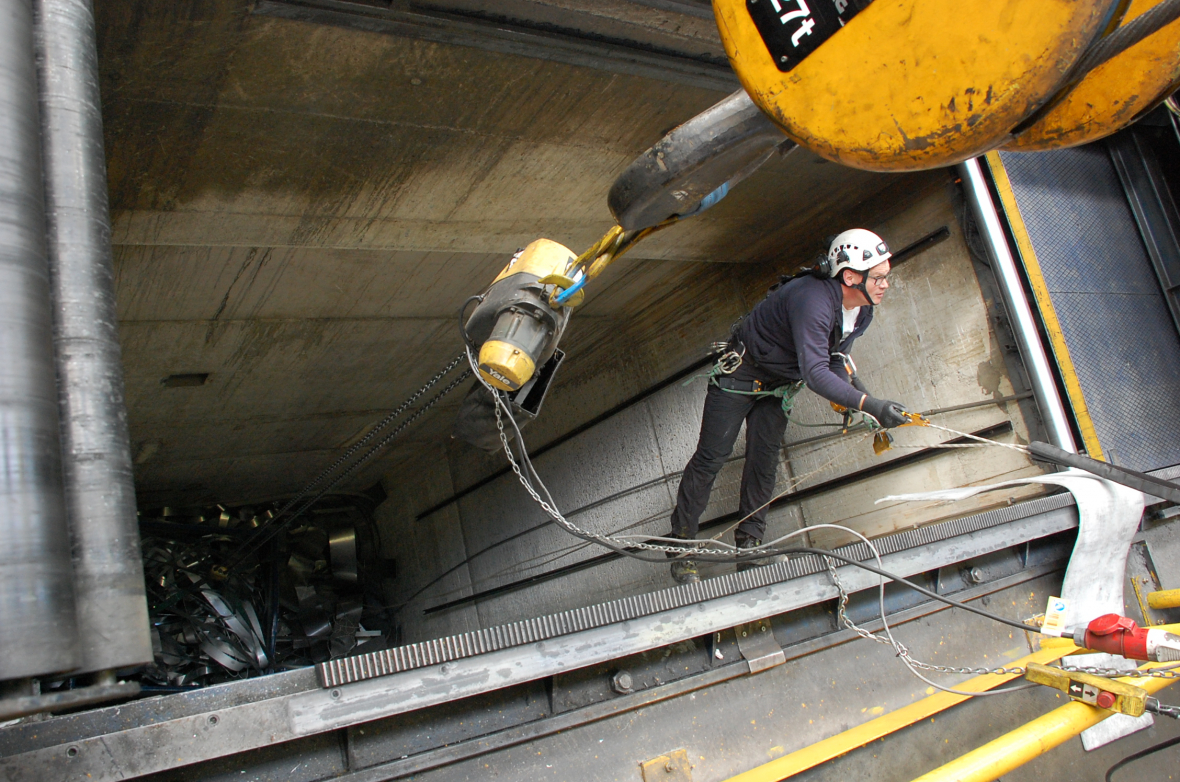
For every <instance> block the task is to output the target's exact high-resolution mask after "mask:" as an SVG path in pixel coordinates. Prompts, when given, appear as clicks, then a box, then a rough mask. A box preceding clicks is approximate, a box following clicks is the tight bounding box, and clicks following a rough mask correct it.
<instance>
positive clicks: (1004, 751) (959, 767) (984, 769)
mask: <svg viewBox="0 0 1180 782" xmlns="http://www.w3.org/2000/svg"><path fill="white" fill-rule="evenodd" d="M1160 665H1161V663H1148V664H1147V665H1145V666H1143V667H1144V668H1156V667H1159V666H1160ZM1116 681H1120V682H1125V683H1127V684H1133V685H1135V686H1136V687H1142V688H1143V689H1145V690H1147V691H1148V692H1149V693H1156V692H1159V691H1160V690H1162V689H1163V688H1164V687H1167V686H1168V685H1169V684H1172V683H1173V681H1175V680H1174V679H1140V678H1126V679H1117V680H1116ZM1113 714H1114V712H1112V711H1107V710H1106V709H1100V708H1098V707H1097V706H1089V705H1087V704H1085V703H1080V702H1078V701H1073V702H1071V703H1067V704H1065V705H1064V706H1060V707H1058V708H1056V709H1054V710H1053V711H1051V712H1049V713H1048V714H1046V715H1044V716H1042V717H1038V718H1037V719H1035V720H1033V721H1032V722H1029V723H1027V724H1025V725H1022V726H1021V727H1019V728H1017V729H1016V730H1014V731H1012V732H1011V733H1006V734H1004V735H1003V736H1000V737H999V738H998V739H996V740H995V741H990V742H988V743H987V744H984V745H983V746H982V747H980V748H979V749H976V750H973V751H971V752H968V753H967V754H966V755H963V756H962V757H960V758H958V759H956V760H952V761H951V762H950V763H947V764H946V765H945V766H942V767H941V768H936V769H934V770H933V771H931V772H929V773H928V774H923V775H922V776H920V777H918V778H917V779H915V780H914V782H952V780H953V782H994V780H997V779H999V778H1000V777H1002V776H1004V775H1005V774H1007V773H1009V772H1010V771H1014V770H1016V769H1018V768H1020V767H1021V766H1023V765H1024V764H1025V763H1027V762H1029V761H1030V760H1032V759H1033V758H1035V757H1037V756H1039V755H1043V754H1045V753H1046V752H1048V751H1049V750H1051V749H1053V748H1054V747H1056V746H1060V745H1061V744H1063V743H1065V742H1066V741H1068V740H1069V739H1072V738H1073V737H1074V736H1077V735H1078V734H1080V733H1081V732H1082V731H1083V730H1085V729H1086V728H1090V727H1093V726H1094V725H1097V724H1098V723H1099V722H1102V721H1103V720H1104V719H1106V718H1107V717H1110V716H1111V715H1113Z"/></svg>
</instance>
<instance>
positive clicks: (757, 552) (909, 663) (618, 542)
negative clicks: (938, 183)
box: [468, 351, 1180, 697]
mask: <svg viewBox="0 0 1180 782" xmlns="http://www.w3.org/2000/svg"><path fill="white" fill-rule="evenodd" d="M468 361H469V362H470V363H471V364H472V367H473V370H474V374H475V376H476V378H477V380H478V381H479V382H480V383H481V384H483V385H484V387H485V388H486V389H487V390H488V391H489V392H490V393H491V394H492V396H493V399H494V401H495V408H494V409H495V412H496V425H497V429H498V431H499V434H500V441H501V443H502V445H503V446H504V452H505V455H506V456H507V457H508V461H509V464H510V466H511V468H512V471H513V472H514V473H515V474H516V476H517V478H518V480H519V481H520V483H521V485H522V486H523V487H524V489H525V491H526V492H527V493H528V494H529V495H530V496H531V497H532V498H533V501H534V502H536V503H537V504H538V505H540V507H541V508H542V510H544V511H545V512H546V513H547V514H548V515H549V516H550V517H551V518H553V520H554V521H556V522H557V523H558V525H560V526H561V527H562V528H563V529H565V530H566V531H567V532H569V533H570V534H572V535H574V536H575V537H578V538H581V539H583V540H586V541H587V542H590V543H596V544H598V545H600V546H603V547H604V548H607V549H610V550H611V551H614V552H616V553H618V554H621V555H623V556H627V557H631V558H633V559H638V560H640V561H645V562H653V563H655V562H664V563H666V562H667V557H666V556H664V557H659V558H655V557H653V556H650V555H645V554H644V553H643V552H650V553H651V554H655V553H656V552H662V553H664V554H665V555H666V554H668V553H672V554H676V555H680V556H691V557H692V558H693V559H696V560H702V561H710V562H751V561H755V560H759V559H767V558H770V557H779V556H783V555H791V554H810V555H813V556H817V557H820V558H823V559H835V560H839V561H841V562H844V563H845V564H847V565H852V566H854V567H858V568H861V569H864V570H868V571H869V572H872V573H876V574H877V575H878V576H879V577H880V582H879V587H880V590H881V594H880V598H879V605H880V611H881V623H882V626H883V628H884V629H885V630H886V636H887V637H884V638H883V637H880V636H875V635H874V634H872V633H870V632H869V631H867V630H863V628H859V627H857V626H856V625H855V624H854V623H852V621H851V620H850V619H848V617H847V614H844V615H843V619H842V623H845V626H846V627H848V628H849V629H850V630H852V631H853V632H856V633H857V634H858V635H862V637H865V638H870V639H872V640H876V641H878V642H880V643H885V644H889V645H890V646H892V647H893V648H894V650H895V652H896V653H897V656H898V657H899V658H900V659H901V660H902V662H903V663H904V664H905V665H906V667H907V669H908V670H909V671H910V672H911V673H912V674H913V675H914V676H916V677H917V678H919V679H921V680H922V681H924V682H926V683H927V684H929V685H930V686H932V687H936V688H938V689H940V690H945V691H947V692H952V693H955V694H958V695H965V696H968V697H976V696H981V695H998V694H1003V693H1008V692H1015V691H1018V690H1023V689H1029V688H1032V687H1036V686H1038V685H1035V684H1029V685H1019V686H1016V687H1009V688H1005V689H1002V690H995V691H988V692H979V693H976V692H968V691H964V690H956V689H954V688H948V687H944V686H943V685H940V684H938V683H936V682H934V681H931V680H930V679H928V678H926V677H925V676H922V675H921V674H920V673H918V671H917V668H918V667H922V668H923V669H924V670H929V671H938V672H944V673H956V674H963V675H982V674H986V673H995V674H1001V675H1020V674H1023V673H1024V672H1025V669H1023V668H994V669H989V668H954V667H950V666H935V665H931V664H929V663H922V662H920V661H917V660H914V659H913V658H912V656H911V655H910V654H909V652H908V650H907V649H906V648H905V647H904V645H902V644H900V643H899V642H897V641H896V639H894V638H893V636H892V634H891V632H890V628H889V624H888V620H887V619H886V617H885V604H884V583H885V579H886V578H888V579H890V580H892V581H895V582H897V583H899V584H904V585H905V586H907V587H909V588H910V589H913V590H915V591H917V592H919V593H921V594H924V595H926V596H927V597H930V598H932V599H934V600H937V601H939V602H942V603H945V604H947V605H949V606H952V607H954V608H960V609H963V610H966V611H969V612H971V613H974V614H977V615H979V616H982V617H984V618H987V619H991V620H992V621H995V622H999V623H1001V624H1004V625H1008V626H1010V627H1014V628H1016V629H1019V630H1022V631H1025V632H1032V633H1043V632H1044V631H1043V630H1042V629H1041V628H1039V627H1035V626H1032V625H1028V624H1025V623H1023V622H1017V621H1015V620H1012V619H1008V618H1007V617H1003V616H1000V615H998V614H995V613H992V612H990V611H987V610H985V609H982V608H977V607H975V606H972V605H969V604H967V603H962V602H959V601H957V600H954V599H952V598H949V597H946V596H945V595H940V594H938V593H937V592H934V591H932V590H929V589H926V588H925V587H922V586H920V585H918V584H916V583H914V582H912V581H910V580H908V579H906V578H903V577H902V576H899V575H897V574H895V573H890V572H888V571H886V570H884V569H883V568H880V567H873V566H872V565H869V564H867V563H864V562H859V561H857V560H854V559H851V558H849V557H845V556H843V555H840V554H836V553H835V552H832V551H827V550H824V549H817V548H812V547H789V548H777V545H778V544H779V543H780V542H782V541H784V540H787V539H790V538H791V537H794V536H796V535H800V534H804V533H806V532H808V531H810V530H812V529H816V528H820V527H825V526H826V527H833V528H839V529H842V530H844V531H847V532H849V533H851V534H852V535H854V536H856V537H858V538H860V539H861V541H862V542H864V543H865V545H866V546H867V547H868V548H869V550H870V551H871V552H872V553H873V555H874V557H875V558H876V560H877V562H878V564H880V563H881V558H880V553H879V552H878V550H877V549H876V547H875V546H874V545H873V544H872V542H871V541H869V540H868V538H866V537H864V536H863V535H862V534H861V533H859V532H857V531H856V530H853V529H850V528H848V527H843V526H841V525H830V524H829V525H812V526H809V527H806V528H804V529H801V530H796V531H795V532H792V533H788V534H787V535H784V536H782V537H780V538H777V539H775V540H774V541H771V542H769V543H764V544H762V545H760V546H757V547H754V548H751V549H742V550H740V551H739V550H738V549H737V548H736V547H734V546H732V545H731V544H727V543H724V542H722V541H717V540H712V541H710V543H711V544H714V545H717V546H719V547H718V548H709V547H692V546H685V541H681V540H674V539H670V538H649V539H648V540H646V541H637V542H634V543H632V544H631V545H630V546H627V545H626V537H625V536H624V537H622V538H618V537H614V536H610V535H600V534H597V533H593V532H589V531H587V530H584V529H581V528H580V527H578V526H577V525H575V524H573V523H571V522H570V521H569V520H568V519H566V518H565V517H564V516H563V515H562V514H561V512H560V511H558V510H557V507H556V503H554V502H553V498H552V495H550V494H549V492H548V489H546V488H545V486H544V484H543V483H541V482H540V479H539V477H537V481H538V483H541V491H544V493H545V495H546V496H545V498H542V497H541V493H540V492H539V491H538V490H537V489H536V488H535V487H534V486H533V485H532V477H536V470H535V469H534V468H533V466H532V462H531V461H530V460H529V457H528V450H527V448H526V447H525V445H524V439H523V437H522V436H521V432H520V428H519V426H518V425H517V423H516V420H515V418H514V417H513V415H512V410H511V407H510V406H509V405H508V404H507V403H505V402H504V400H503V398H502V397H501V396H500V394H499V393H497V392H496V390H495V389H494V388H493V387H492V386H491V385H490V384H489V383H488V382H487V381H486V380H484V378H483V377H482V376H481V375H480V374H479V372H478V370H477V369H475V363H474V362H475V359H474V357H473V356H472V355H471V353H470V351H469V352H468ZM503 417H507V418H508V421H509V423H510V425H511V426H512V428H513V430H514V434H515V435H516V439H517V443H518V447H519V448H520V453H521V459H520V462H519V463H518V461H517V459H516V458H515V457H514V455H513V453H512V448H511V446H510V444H509V440H508V437H507V434H506V432H505V431H504V424H503ZM937 428H939V429H944V430H946V431H948V432H952V433H954V434H956V435H960V436H966V437H971V438H973V439H977V440H981V441H983V442H990V443H991V444H993V445H997V446H1003V447H1009V448H1013V449H1015V450H1020V449H1021V448H1022V447H1021V446H1013V445H1011V444H1008V443H998V442H994V441H987V440H985V439H984V438H980V437H976V436H974V435H970V434H968V433H966V432H958V431H956V430H954V429H949V428H947V427H941V426H940V427H937ZM870 434H871V433H870ZM866 436H867V435H866ZM862 439H863V438H862ZM522 464H523V465H524V467H523V469H522V467H521V465H522ZM526 473H528V475H526ZM546 500H548V501H546ZM768 504H769V503H768ZM755 512H756V511H755ZM739 523H740V522H739ZM735 526H736V525H735ZM651 540H661V541H665V542H667V543H671V544H678V545H663V544H653V543H651V542H650V541H651ZM832 570H834V569H833V568H832V567H831V565H830V564H829V571H832ZM836 587H837V591H838V592H839V594H840V595H841V598H842V601H843V602H844V603H845V604H846V602H847V595H846V594H845V592H844V589H843V586H842V585H841V584H840V583H839V579H838V578H836ZM1064 669H1065V670H1071V671H1080V672H1084V673H1091V674H1094V675H1098V676H1104V677H1107V678H1112V677H1116V676H1117V677H1128V676H1138V677H1158V678H1172V679H1174V678H1180V671H1174V670H1170V667H1169V669H1155V670H1151V669H1148V670H1144V669H1134V670H1131V671H1121V670H1112V669H1100V668H1085V667H1067V668H1064Z"/></svg>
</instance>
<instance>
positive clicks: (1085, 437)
mask: <svg viewBox="0 0 1180 782" xmlns="http://www.w3.org/2000/svg"><path fill="white" fill-rule="evenodd" d="M984 157H985V158H986V160H987V165H988V168H989V169H990V170H991V174H992V179H993V180H994V181H995V183H996V191H997V192H998V193H999V195H1000V203H1001V204H1003V206H1004V215H1005V217H1007V219H1008V226H1009V227H1010V228H1011V229H1012V236H1013V238H1014V239H1016V247H1017V249H1019V250H1020V258H1021V261H1022V262H1023V263H1024V270H1025V273H1026V274H1027V275H1028V282H1029V285H1030V286H1031V287H1032V290H1033V296H1034V297H1035V298H1036V301H1037V309H1038V310H1039V311H1040V313H1041V320H1042V321H1044V323H1045V331H1046V332H1047V333H1048V335H1049V342H1050V345H1051V346H1052V348H1053V355H1054V357H1056V359H1057V366H1058V368H1059V369H1060V370H1061V378H1062V380H1063V381H1065V393H1066V395H1067V396H1068V397H1069V403H1070V406H1071V407H1072V408H1073V412H1074V417H1075V418H1076V419H1077V422H1078V429H1079V430H1081V434H1082V442H1083V444H1084V445H1085V446H1086V453H1087V454H1089V456H1090V458H1092V459H1099V460H1102V461H1105V459H1103V456H1102V446H1101V445H1100V444H1099V443H1098V433H1097V431H1096V430H1095V429H1094V421H1093V419H1091V418H1090V409H1089V407H1087V406H1086V398H1085V396H1084V395H1083V394H1082V385H1081V383H1080V382H1079V381H1078V373H1077V371H1076V370H1075V369H1074V365H1073V359H1072V358H1070V355H1069V347H1068V346H1067V345H1066V344H1065V333H1064V332H1063V331H1062V330H1061V322H1060V321H1059V320H1058V319H1057V310H1055V309H1054V308H1053V301H1052V299H1051V298H1050V296H1049V288H1048V286H1046V284H1045V276H1044V275H1043V274H1042V273H1041V264H1040V262H1039V261H1038V260H1037V253H1036V251H1035V250H1034V249H1033V246H1032V240H1031V239H1030V238H1029V235H1028V229H1027V228H1026V227H1025V225H1024V218H1022V217H1021V215H1020V207H1019V206H1018V205H1017V203H1016V194H1015V193H1014V192H1013V191H1012V183H1011V181H1009V179H1008V172H1007V170H1006V169H1005V168H1004V163H1003V161H1002V160H1000V155H999V153H998V152H989V153H987V155H985V156H984Z"/></svg>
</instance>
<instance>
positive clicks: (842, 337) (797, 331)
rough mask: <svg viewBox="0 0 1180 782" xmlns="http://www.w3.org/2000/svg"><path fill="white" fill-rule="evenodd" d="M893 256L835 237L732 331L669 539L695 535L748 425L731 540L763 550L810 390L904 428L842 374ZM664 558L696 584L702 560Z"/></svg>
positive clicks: (859, 235) (890, 409) (849, 374)
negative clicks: (799, 412)
mask: <svg viewBox="0 0 1180 782" xmlns="http://www.w3.org/2000/svg"><path fill="white" fill-rule="evenodd" d="M890 255H891V254H890V252H889V247H888V246H887V245H886V244H885V242H884V241H883V240H882V239H881V237H880V236H877V235H876V234H875V233H873V232H871V231H866V230H864V229H862V228H853V229H851V230H848V231H844V232H843V233H841V234H839V235H838V236H836V237H835V239H833V240H832V241H831V243H830V246H829V247H828V248H827V253H826V256H825V257H824V258H822V259H821V260H820V262H819V263H818V264H817V266H816V268H815V269H813V270H811V273H809V274H801V275H797V276H795V277H794V278H789V279H788V281H787V282H785V284H782V285H781V286H779V287H777V288H776V289H772V290H771V292H770V294H769V295H767V297H766V298H765V299H764V300H763V301H762V302H760V303H759V304H758V305H757V306H755V307H754V309H753V310H751V311H750V313H749V314H748V315H747V316H746V317H745V318H743V319H742V320H741V321H739V322H738V323H737V324H736V325H735V326H734V329H733V333H732V336H731V339H730V341H729V343H728V346H727V349H726V351H725V353H724V354H723V355H722V356H721V358H720V359H719V360H718V362H717V365H716V366H714V368H713V370H712V372H711V373H710V377H709V389H708V392H707V393H706V395H705V411H704V415H703V417H702V419H701V434H700V438H699V440H698V442H697V449H696V452H695V453H694V454H693V455H692V458H691V459H690V460H689V462H688V466H687V467H685V468H684V475H683V477H681V479H680V489H679V491H678V492H677V495H676V507H675V508H674V509H673V510H672V518H671V522H672V532H671V533H670V534H668V535H666V537H670V538H674V539H677V540H694V539H695V538H696V534H697V528H698V524H699V522H700V517H701V513H702V512H704V510H705V506H706V505H707V504H708V502H709V493H710V492H711V491H712V489H713V481H714V479H715V478H716V477H717V473H718V471H720V469H721V467H722V465H723V464H725V460H726V459H727V458H728V457H729V454H730V453H731V452H732V451H733V445H734V442H735V441H736V440H737V436H738V431H739V430H740V429H741V425H742V421H745V422H746V464H745V467H744V468H743V470H742V485H741V498H740V502H739V505H738V513H739V514H741V515H742V516H743V517H745V518H744V519H743V521H742V522H741V524H740V525H739V526H738V528H737V530H736V531H735V532H734V543H735V544H736V545H737V547H738V549H749V548H754V547H756V546H760V545H762V537H763V533H764V531H765V529H766V510H767V508H766V506H767V505H768V504H769V502H770V499H771V496H772V494H773V492H774V479H775V472H776V468H777V466H778V454H779V448H780V445H781V443H782V439H783V433H784V432H785V431H786V428H787V416H788V415H789V414H790V410H791V404H792V401H793V400H794V398H795V395H796V394H798V393H799V391H800V390H802V389H803V387H804V386H806V387H807V388H810V389H811V390H812V391H814V392H815V393H817V394H819V395H820V396H822V397H824V398H825V399H828V400H829V401H831V402H834V403H836V404H838V405H842V406H844V407H846V408H848V409H849V410H860V411H862V412H864V413H866V414H868V415H870V416H872V417H873V418H874V419H876V421H877V422H878V423H879V424H880V425H881V426H883V427H886V428H890V427H894V426H899V425H900V424H902V423H905V422H906V420H907V419H906V418H905V416H904V413H905V409H904V408H903V407H902V406H901V405H900V404H898V403H896V402H890V401H887V400H882V399H878V398H876V397H874V396H872V395H870V394H869V392H868V390H867V389H866V388H865V387H864V385H863V384H862V383H861V382H860V380H859V378H857V377H856V375H855V371H851V370H849V371H846V366H847V367H851V366H852V365H851V359H850V358H849V357H848V351H849V350H850V348H851V346H852V343H853V342H854V341H855V340H856V338H857V337H859V336H860V335H861V334H863V333H864V332H865V329H867V328H868V327H869V323H871V322H872V320H873V308H874V307H875V306H876V305H878V304H880V303H881V299H882V298H883V297H884V295H885V291H886V290H888V288H889V278H888V275H889V268H890V267H889V258H890ZM846 362H847V363H846ZM693 545H697V544H686V545H685V551H686V552H691V550H692V546H693ZM668 556H669V557H670V558H673V559H674V561H673V562H672V576H673V578H675V579H676V581H678V582H680V583H692V582H695V581H699V580H700V577H699V575H698V574H697V568H696V563H694V562H693V561H692V560H691V559H690V558H688V557H687V556H686V555H685V554H684V553H679V554H674V553H669V554H668ZM760 563H761V564H768V563H767V561H765V560H763V561H761V562H760ZM748 566H752V565H747V567H748Z"/></svg>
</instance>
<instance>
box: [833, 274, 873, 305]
mask: <svg viewBox="0 0 1180 782" xmlns="http://www.w3.org/2000/svg"><path fill="white" fill-rule="evenodd" d="M845 271H852V272H856V273H857V274H859V275H860V282H858V283H856V284H855V285H848V283H846V282H844V272H845ZM868 282H869V273H868V272H867V271H863V272H857V271H856V269H841V270H840V283H841V284H842V285H845V286H847V287H849V288H855V289H856V290H858V291H860V292H861V293H862V294H864V297H865V301H866V302H868V306H870V307H875V306H877V305H876V304H874V303H873V297H872V296H870V295H869V289H868ZM860 306H862V307H863V306H865V305H864V304H862V305H860Z"/></svg>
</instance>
